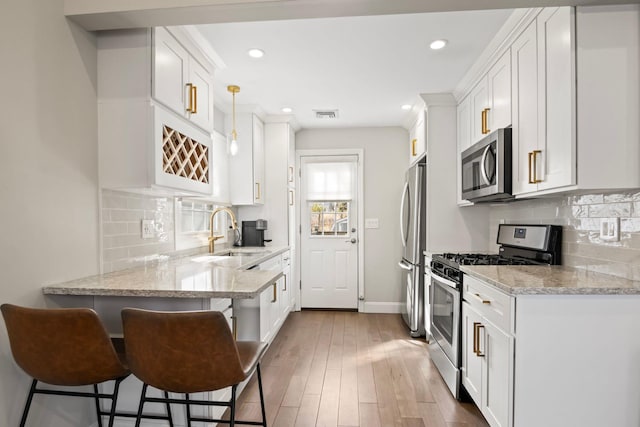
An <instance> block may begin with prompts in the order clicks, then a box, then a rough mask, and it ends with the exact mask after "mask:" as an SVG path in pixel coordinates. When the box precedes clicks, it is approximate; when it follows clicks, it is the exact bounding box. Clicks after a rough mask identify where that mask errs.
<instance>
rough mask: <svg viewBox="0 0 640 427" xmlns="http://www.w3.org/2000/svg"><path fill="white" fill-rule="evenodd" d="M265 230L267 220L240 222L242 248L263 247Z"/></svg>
mask: <svg viewBox="0 0 640 427" xmlns="http://www.w3.org/2000/svg"><path fill="white" fill-rule="evenodd" d="M266 229H267V220H265V219H256V220H255V221H242V246H264V242H270V241H271V240H265V238H264V232H265V230H266Z"/></svg>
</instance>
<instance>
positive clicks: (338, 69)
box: [196, 10, 511, 128]
mask: <svg viewBox="0 0 640 427" xmlns="http://www.w3.org/2000/svg"><path fill="white" fill-rule="evenodd" d="M510 14H511V10H488V11H468V12H444V13H421V14H404V15H378V16H362V17H341V18H318V19H301V20H286V21H262V22H241V23H224V24H212V25H201V26H197V27H196V28H197V29H198V30H199V31H200V32H201V33H202V35H203V36H204V37H205V38H206V39H207V40H208V41H209V43H210V44H211V46H212V47H213V49H214V50H215V51H216V53H217V54H218V55H219V56H220V58H221V59H222V60H223V62H224V64H225V65H226V68H223V69H220V70H218V71H216V76H215V86H216V89H215V90H216V97H217V99H216V104H218V103H219V101H220V100H222V101H223V102H222V103H223V104H227V105H228V104H230V102H231V94H229V93H228V92H227V91H226V86H227V85H228V84H236V85H239V86H240V87H241V91H240V93H239V94H238V95H236V103H237V104H255V105H259V106H260V107H261V108H262V109H263V110H264V112H265V113H267V114H270V115H271V114H273V115H277V114H283V113H282V111H281V109H282V107H285V106H287V107H291V108H293V113H292V114H293V115H294V116H295V118H296V120H297V121H298V123H299V124H300V126H301V127H302V128H319V127H360V126H401V125H403V124H404V123H405V122H406V120H407V118H408V115H409V114H410V112H407V111H403V110H401V109H400V106H401V105H403V104H415V103H416V102H417V101H418V99H419V98H418V97H419V94H421V93H440V92H451V91H453V89H454V88H455V86H456V85H457V83H458V82H459V81H460V79H461V78H462V77H463V75H464V74H465V73H466V72H467V70H468V69H469V67H470V66H471V65H472V64H473V62H474V61H475V60H476V59H477V58H478V56H479V55H480V53H481V52H482V51H483V49H484V48H485V47H486V45H487V44H488V42H489V41H490V40H491V39H492V37H493V36H494V35H495V33H496V32H497V31H498V29H499V28H500V27H501V26H502V24H503V23H504V22H505V20H506V19H507V17H508V16H509V15H510ZM440 38H444V39H447V40H448V41H449V44H448V45H447V47H446V48H445V49H442V50H440V51H433V50H431V49H430V48H429V43H430V42H431V41H433V40H435V39H440ZM254 47H256V48H260V49H262V50H264V51H265V53H266V54H265V56H264V57H263V58H262V59H253V58H250V57H249V56H248V55H247V50H248V49H250V48H254ZM225 109H226V108H225ZM315 109H338V110H339V118H338V119H335V120H331V119H316V118H315V114H314V113H313V110H315Z"/></svg>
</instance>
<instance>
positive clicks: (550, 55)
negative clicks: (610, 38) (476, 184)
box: [536, 7, 576, 190]
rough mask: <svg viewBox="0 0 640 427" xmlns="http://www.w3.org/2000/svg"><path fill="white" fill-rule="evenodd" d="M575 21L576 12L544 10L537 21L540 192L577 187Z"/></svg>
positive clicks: (566, 8) (554, 9) (561, 9)
mask: <svg viewBox="0 0 640 427" xmlns="http://www.w3.org/2000/svg"><path fill="white" fill-rule="evenodd" d="M574 22H575V18H574V15H573V8H571V7H559V8H545V9H544V10H543V11H542V12H541V13H540V15H538V18H537V31H538V75H539V81H538V83H539V84H538V99H540V100H544V102H540V103H539V105H538V134H539V135H540V138H539V150H540V151H541V153H540V154H539V155H538V158H537V159H536V162H537V164H538V165H539V167H538V170H537V173H538V174H539V175H538V176H539V177H540V179H541V182H540V183H539V184H538V189H539V190H545V189H551V188H557V187H563V186H567V185H574V184H575V183H576V133H575V127H576V116H575V111H576V108H575V99H576V95H575V81H576V78H575V49H574V44H575V37H574V35H575V28H574Z"/></svg>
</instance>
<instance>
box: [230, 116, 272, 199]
mask: <svg viewBox="0 0 640 427" xmlns="http://www.w3.org/2000/svg"><path fill="white" fill-rule="evenodd" d="M236 131H237V133H238V138H237V141H238V153H237V154H236V155H235V156H231V157H230V158H229V179H230V184H229V185H230V191H231V203H232V204H234V205H262V204H264V199H265V193H266V188H265V180H264V170H265V162H264V124H263V123H262V120H260V118H259V117H258V116H256V115H255V114H238V115H237V116H236Z"/></svg>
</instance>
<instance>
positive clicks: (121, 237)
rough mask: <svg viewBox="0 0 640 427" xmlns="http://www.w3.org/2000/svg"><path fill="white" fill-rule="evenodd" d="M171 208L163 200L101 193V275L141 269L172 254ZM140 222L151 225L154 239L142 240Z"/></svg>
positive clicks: (172, 227) (166, 201) (118, 192)
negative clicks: (152, 221)
mask: <svg viewBox="0 0 640 427" xmlns="http://www.w3.org/2000/svg"><path fill="white" fill-rule="evenodd" d="M173 206H174V204H173V199H171V198H167V197H157V196H149V195H139V194H132V193H126V192H121V191H111V190H103V191H102V233H103V235H102V248H103V259H102V268H103V271H104V272H110V271H116V270H121V269H124V268H131V267H136V266H140V265H144V264H145V263H147V262H150V261H154V260H158V259H161V258H162V257H165V256H167V255H166V254H167V253H171V252H174V251H175V244H174V219H173V218H174V208H173ZM143 219H152V220H154V221H155V223H156V229H157V233H156V235H155V237H153V238H151V239H143V238H142V228H141V227H142V225H141V222H142V220H143Z"/></svg>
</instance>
